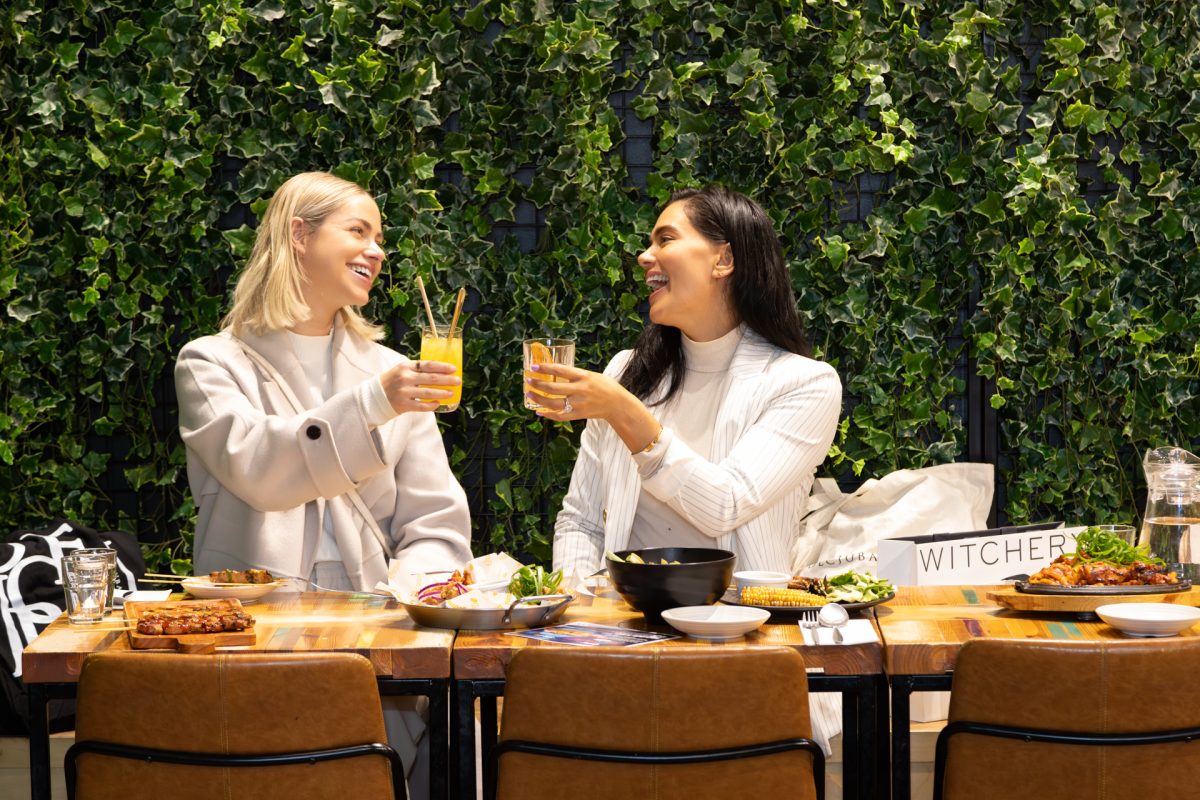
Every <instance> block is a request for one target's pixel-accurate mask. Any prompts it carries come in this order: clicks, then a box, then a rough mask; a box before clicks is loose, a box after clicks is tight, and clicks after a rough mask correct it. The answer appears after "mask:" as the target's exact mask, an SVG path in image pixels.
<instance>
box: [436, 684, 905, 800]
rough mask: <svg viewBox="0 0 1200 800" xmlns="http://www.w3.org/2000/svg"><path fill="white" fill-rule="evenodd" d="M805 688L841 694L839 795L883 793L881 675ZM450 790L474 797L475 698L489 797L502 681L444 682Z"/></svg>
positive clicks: (856, 797)
mask: <svg viewBox="0 0 1200 800" xmlns="http://www.w3.org/2000/svg"><path fill="white" fill-rule="evenodd" d="M808 690H809V691H810V692H838V693H840V694H841V695H842V742H843V745H845V744H847V743H851V742H853V743H855V744H856V746H854V747H846V746H843V750H842V781H843V790H842V797H843V798H844V800H875V798H879V797H886V794H887V783H888V771H887V755H888V739H887V731H888V717H887V713H888V707H887V690H888V685H887V681H886V679H885V678H884V676H883V675H821V674H817V673H812V674H810V675H809V676H808ZM450 691H451V698H450V747H451V751H450V779H451V783H450V792H451V796H452V797H455V798H461V800H475V797H476V786H475V757H476V749H477V748H476V741H475V701H476V700H479V701H480V702H479V728H480V734H481V736H482V738H483V741H482V742H480V743H479V744H480V745H481V747H480V748H479V749H480V757H481V759H482V763H483V765H484V769H483V780H484V787H483V798H484V800H494V798H495V796H496V787H495V786H492V785H491V775H490V774H489V770H488V768H487V765H488V760H489V758H490V757H491V752H492V748H493V747H495V746H496V740H497V713H496V698H497V697H501V696H502V695H503V694H504V680H503V679H500V678H489V679H454V680H452V682H451V684H450Z"/></svg>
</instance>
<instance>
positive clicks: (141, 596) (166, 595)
mask: <svg viewBox="0 0 1200 800" xmlns="http://www.w3.org/2000/svg"><path fill="white" fill-rule="evenodd" d="M170 597H171V590H170V589H136V590H134V591H132V592H128V591H127V592H121V593H119V594H117V593H114V597H113V605H114V606H120V605H124V604H125V601H126V600H134V601H136V602H140V603H151V602H158V601H160V600H168V599H170Z"/></svg>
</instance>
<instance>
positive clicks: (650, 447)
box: [642, 425, 663, 453]
mask: <svg viewBox="0 0 1200 800" xmlns="http://www.w3.org/2000/svg"><path fill="white" fill-rule="evenodd" d="M662 432H663V428H662V426H661V425H659V426H658V433H656V434H655V435H654V441H652V442H650V444H648V445H646V446H645V447H643V448H642V452H643V453H649V452H650V451H651V450H653V449H654V445H656V444H658V440H659V439H661V438H662Z"/></svg>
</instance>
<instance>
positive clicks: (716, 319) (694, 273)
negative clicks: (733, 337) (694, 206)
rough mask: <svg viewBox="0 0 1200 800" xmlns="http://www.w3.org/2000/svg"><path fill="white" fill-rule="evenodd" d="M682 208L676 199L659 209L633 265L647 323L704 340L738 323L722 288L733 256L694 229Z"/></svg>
mask: <svg viewBox="0 0 1200 800" xmlns="http://www.w3.org/2000/svg"><path fill="white" fill-rule="evenodd" d="M686 205H687V201H680V202H676V203H672V204H670V205H669V206H667V207H666V208H665V209H663V212H662V213H661V214H659V216H658V221H657V222H656V223H655V225H654V231H653V232H652V233H651V234H650V246H649V247H648V248H646V250H645V252H643V253H642V254H641V255H640V256H638V264H640V265H641V267H642V269H644V270H646V283H647V285H648V286H649V287H650V321H651V322H655V323H657V324H659V325H669V326H671V327H674V328H678V329H679V330H681V331H683V333H684V334H686V335H687V337H688V338H689V339H693V340H695V341H698V342H707V341H712V340H713V339H718V338H720V337H721V336H724V335H725V334H726V333H728V332H729V331H731V330H733V328H734V327H736V325H737V324H738V320H737V314H736V313H735V312H734V310H733V305H732V303H731V302H730V299H729V292H728V289H727V285H728V281H727V279H728V278H729V276H730V275H732V274H733V269H734V264H733V254H732V251H731V250H730V247H729V245H728V244H727V243H725V242H713V241H710V240H709V239H706V238H705V237H704V236H703V235H701V234H700V232H699V231H697V230H696V228H695V227H694V226H693V225H692V223H691V221H690V220H689V219H688V215H687V209H686Z"/></svg>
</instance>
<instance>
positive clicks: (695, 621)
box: [662, 605, 771, 639]
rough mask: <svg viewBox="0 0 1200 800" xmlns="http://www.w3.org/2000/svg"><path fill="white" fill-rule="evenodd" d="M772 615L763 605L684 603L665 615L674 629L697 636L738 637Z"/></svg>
mask: <svg viewBox="0 0 1200 800" xmlns="http://www.w3.org/2000/svg"><path fill="white" fill-rule="evenodd" d="M770 616H771V612H770V611H767V610H765V609H762V608H747V607H746V606H726V605H715V606H681V607H679V608H668V609H667V610H666V611H664V612H662V618H663V619H665V620H666V621H667V622H668V623H670V625H671V627H672V628H676V629H677V630H681V631H683V632H684V633H686V634H688V635H689V636H694V637H696V638H697V639H736V638H737V637H739V636H745V635H746V634H747V633H749V632H750V631H752V630H754V629H756V628H758V627H759V626H761V625H762V624H763V623H764V622H766V621H767V619H768V618H769V617H770Z"/></svg>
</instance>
